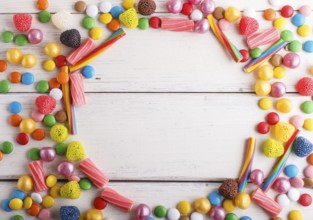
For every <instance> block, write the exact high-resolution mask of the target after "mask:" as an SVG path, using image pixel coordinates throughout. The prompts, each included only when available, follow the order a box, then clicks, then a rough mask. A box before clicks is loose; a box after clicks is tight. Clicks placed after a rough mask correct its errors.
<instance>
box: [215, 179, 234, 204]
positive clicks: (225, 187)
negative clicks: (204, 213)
mask: <svg viewBox="0 0 313 220" xmlns="http://www.w3.org/2000/svg"><path fill="white" fill-rule="evenodd" d="M218 192H219V194H221V195H222V196H223V197H225V198H227V199H234V198H235V197H236V195H237V192H238V183H237V181H236V180H234V179H227V180H225V181H224V182H223V183H222V184H221V185H220V187H219V188H218Z"/></svg>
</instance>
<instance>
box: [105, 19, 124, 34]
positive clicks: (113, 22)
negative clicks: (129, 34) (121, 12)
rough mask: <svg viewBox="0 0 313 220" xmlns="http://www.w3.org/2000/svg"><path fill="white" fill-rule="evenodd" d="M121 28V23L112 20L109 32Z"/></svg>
mask: <svg viewBox="0 0 313 220" xmlns="http://www.w3.org/2000/svg"><path fill="white" fill-rule="evenodd" d="M120 27H121V23H120V21H119V20H117V19H112V21H111V22H110V23H109V24H108V28H109V30H110V31H113V32H114V31H117V30H118V29H120Z"/></svg>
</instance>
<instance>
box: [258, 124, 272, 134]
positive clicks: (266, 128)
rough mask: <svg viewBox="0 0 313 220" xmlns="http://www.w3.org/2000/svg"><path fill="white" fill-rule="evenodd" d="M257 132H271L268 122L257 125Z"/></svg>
mask: <svg viewBox="0 0 313 220" xmlns="http://www.w3.org/2000/svg"><path fill="white" fill-rule="evenodd" d="M257 131H258V132H259V133H260V134H267V133H268V132H269V131H270V125H269V124H268V123H266V122H260V123H258V124H257Z"/></svg>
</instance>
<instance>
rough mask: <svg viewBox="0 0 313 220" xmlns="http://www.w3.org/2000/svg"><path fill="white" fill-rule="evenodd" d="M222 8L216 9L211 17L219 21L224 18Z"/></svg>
mask: <svg viewBox="0 0 313 220" xmlns="http://www.w3.org/2000/svg"><path fill="white" fill-rule="evenodd" d="M224 12H225V10H224V8H222V7H219V6H218V7H216V8H215V10H214V12H213V17H214V18H215V19H216V20H220V19H223V18H224Z"/></svg>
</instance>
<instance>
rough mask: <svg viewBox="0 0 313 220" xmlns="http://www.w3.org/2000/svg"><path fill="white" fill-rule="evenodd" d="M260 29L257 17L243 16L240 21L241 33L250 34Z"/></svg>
mask: <svg viewBox="0 0 313 220" xmlns="http://www.w3.org/2000/svg"><path fill="white" fill-rule="evenodd" d="M258 29H259V23H258V21H257V20H256V19H255V18H251V17H246V16H244V17H242V18H241V19H240V22H239V33H240V34H241V35H250V34H253V33H255V32H256V31H257V30H258Z"/></svg>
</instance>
